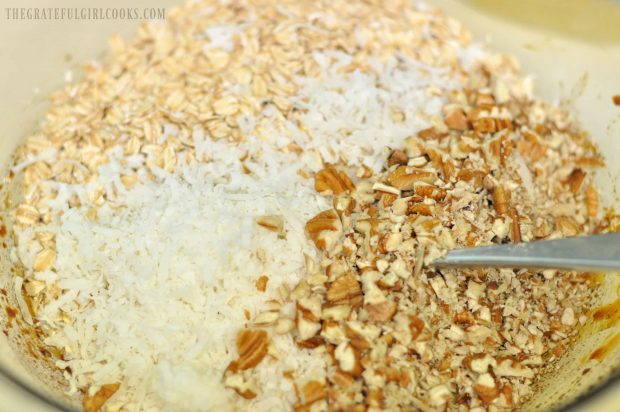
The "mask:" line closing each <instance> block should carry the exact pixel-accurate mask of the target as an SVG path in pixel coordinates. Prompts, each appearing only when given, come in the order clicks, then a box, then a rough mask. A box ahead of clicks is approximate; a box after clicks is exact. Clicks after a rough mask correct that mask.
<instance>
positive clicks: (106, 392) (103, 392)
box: [82, 383, 121, 412]
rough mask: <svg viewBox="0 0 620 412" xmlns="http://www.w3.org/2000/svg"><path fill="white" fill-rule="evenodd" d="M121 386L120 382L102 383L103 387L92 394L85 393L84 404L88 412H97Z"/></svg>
mask: <svg viewBox="0 0 620 412" xmlns="http://www.w3.org/2000/svg"><path fill="white" fill-rule="evenodd" d="M120 387H121V384H120V383H108V384H106V385H101V388H99V390H98V391H97V392H96V393H95V394H94V395H92V396H88V395H85V396H84V399H83V401H82V406H83V407H84V410H85V411H86V412H97V411H98V410H99V409H101V407H102V406H103V404H104V403H106V401H107V400H108V399H110V398H111V397H112V395H114V394H115V393H116V392H117V391H118V389H119V388H120Z"/></svg>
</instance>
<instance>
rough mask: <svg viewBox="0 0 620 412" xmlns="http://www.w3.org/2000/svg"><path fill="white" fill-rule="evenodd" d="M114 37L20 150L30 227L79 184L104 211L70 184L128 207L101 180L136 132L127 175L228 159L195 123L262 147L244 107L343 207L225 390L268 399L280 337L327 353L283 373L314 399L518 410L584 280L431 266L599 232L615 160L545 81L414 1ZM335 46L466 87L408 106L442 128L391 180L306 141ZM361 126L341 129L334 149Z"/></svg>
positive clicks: (45, 246)
mask: <svg viewBox="0 0 620 412" xmlns="http://www.w3.org/2000/svg"><path fill="white" fill-rule="evenodd" d="M232 26H235V27H232ZM213 28H218V29H216V30H215V31H213ZM210 29H211V31H209V30H210ZM217 30H219V32H218V31H217ZM227 30H228V31H227ZM209 33H210V34H209ZM213 39H219V43H217V42H214V41H212V40H213ZM111 47H112V53H113V55H112V56H111V57H110V58H109V60H108V61H106V62H104V63H103V64H102V65H99V64H95V63H93V64H90V65H88V66H87V68H86V79H85V80H84V81H82V82H79V83H76V84H73V85H69V86H68V87H67V88H66V89H64V90H62V91H60V92H58V93H56V94H55V95H54V96H53V97H52V107H51V109H50V111H49V113H48V115H47V118H46V122H45V123H44V125H43V127H42V129H41V131H40V132H39V133H37V134H36V135H34V136H32V137H30V138H29V139H28V140H27V141H26V143H25V145H24V146H23V147H22V148H20V150H19V151H18V153H17V155H16V164H18V165H19V167H18V169H19V170H17V171H19V172H23V182H21V184H22V185H23V186H22V192H23V195H24V202H23V203H22V204H20V205H19V206H17V208H16V209H15V224H16V226H15V232H16V234H17V235H18V236H19V235H20V234H23V233H24V231H26V230H27V229H32V228H43V227H44V225H46V224H49V223H51V222H54V221H56V219H58V218H59V215H60V214H61V213H59V212H58V210H53V208H51V207H50V206H49V204H50V201H53V200H54V199H56V198H58V197H59V193H61V192H62V190H63V185H64V184H71V185H78V186H79V185H83V186H84V187H87V195H86V197H87V201H86V204H83V201H82V200H80V199H79V198H78V197H72V198H70V199H69V208H70V209H71V208H75V209H77V208H79V207H87V208H89V215H88V216H89V218H91V219H93V220H96V219H97V215H98V213H99V211H100V209H101V208H102V207H104V206H106V207H110V208H111V209H113V210H116V209H119V210H120V209H122V207H120V205H118V204H116V203H115V200H116V199H115V198H114V196H113V194H110V193H109V192H107V191H106V188H105V187H103V186H101V185H99V183H98V178H99V177H100V176H99V174H100V166H103V165H106V164H107V163H108V162H109V161H110V157H111V156H112V155H111V153H112V152H113V151H114V150H115V147H117V146H119V145H120V146H122V155H123V156H124V157H125V158H127V159H128V158H130V157H131V156H143V157H144V159H145V169H144V170H146V173H145V174H140V173H138V172H137V171H130V172H128V173H126V174H122V175H121V176H120V181H121V182H122V184H123V185H124V187H126V188H127V189H131V188H132V187H133V186H134V185H136V184H137V183H139V182H140V181H141V179H142V180H145V179H146V180H148V179H155V178H154V176H153V173H154V170H156V169H158V168H161V169H163V170H165V171H167V172H174V171H178V170H183V168H184V167H185V166H186V165H188V164H190V163H192V162H193V161H198V162H205V163H206V162H211V161H213V162H217V161H218V159H210V158H208V156H205V155H204V154H203V153H202V152H201V151H200V150H199V148H198V146H197V144H196V139H195V135H196V130H197V128H199V129H200V130H203V131H204V135H205V136H206V138H207V139H212V140H213V141H220V142H221V141H226V142H229V143H230V145H231V147H232V146H235V145H237V144H242V143H243V142H245V141H247V140H248V136H247V134H246V132H245V129H244V124H245V123H243V122H244V121H245V120H243V119H247V118H253V119H256V124H255V125H254V128H253V131H252V133H253V135H255V136H256V137H257V138H258V139H260V140H263V141H266V142H270V143H271V142H272V141H273V140H274V138H273V136H274V135H276V134H277V135H278V136H280V135H282V136H284V140H282V141H278V143H277V147H278V150H280V151H282V152H284V153H293V154H299V155H300V156H302V155H305V154H308V155H309V156H313V157H316V158H317V159H318V162H319V164H322V166H321V167H319V168H317V170H313V169H312V168H311V167H309V166H308V165H307V164H306V163H302V162H300V165H302V166H301V167H300V169H299V171H298V173H299V175H300V176H303V177H304V178H308V179H313V180H309V181H313V182H314V183H313V184H314V187H315V189H316V191H317V192H319V193H321V194H323V195H324V196H326V197H327V198H328V199H329V200H330V201H332V202H333V208H332V209H329V210H325V211H324V212H322V213H321V214H319V215H317V216H316V217H314V218H312V219H310V220H309V221H308V222H307V224H306V234H307V236H308V238H309V239H310V240H311V241H312V242H313V243H314V245H315V246H316V248H317V251H318V252H319V255H318V258H317V259H314V258H313V257H310V256H308V257H307V259H306V269H307V273H306V276H305V279H304V280H303V281H302V282H301V283H299V284H298V285H297V286H296V287H294V288H287V287H286V285H280V284H277V283H274V282H275V278H274V277H273V276H271V277H270V276H269V274H267V275H266V274H262V273H257V274H256V281H255V282H256V289H257V291H258V292H259V293H267V292H269V291H270V290H271V291H277V292H278V293H279V295H278V299H274V297H273V296H271V295H270V296H266V297H265V300H266V302H265V305H264V308H263V309H262V311H260V313H257V314H252V313H250V312H249V311H248V312H246V313H245V317H246V318H247V320H248V323H247V324H246V325H240V327H241V328H242V329H241V331H240V333H239V335H238V337H237V340H236V342H235V348H236V351H237V353H236V356H237V359H236V360H235V361H234V362H232V363H231V364H230V365H229V367H228V369H227V370H226V371H224V370H222V371H221V373H222V382H223V384H224V385H225V386H226V387H228V388H230V389H231V390H234V391H235V392H236V393H237V394H238V395H240V398H239V404H238V405H237V406H239V407H241V408H243V407H247V405H248V403H244V402H246V401H245V400H244V399H247V400H248V402H250V401H251V400H252V399H255V398H257V397H258V398H260V396H261V391H262V388H261V387H259V386H257V385H256V384H255V379H254V378H255V376H254V374H257V373H258V369H259V367H261V366H265V365H266V364H267V363H268V362H269V363H270V364H272V363H273V364H277V363H278V362H280V359H281V358H282V357H286V354H278V353H276V351H274V350H273V345H272V342H273V338H274V336H279V337H288V336H290V337H292V339H294V340H295V342H296V343H297V345H298V346H299V347H301V348H303V350H304V351H309V352H308V353H309V354H310V355H309V356H312V354H316V355H317V357H318V356H324V355H325V354H328V360H329V366H328V368H327V370H326V371H324V374H323V376H319V377H318V378H316V379H310V380H300V379H299V376H298V374H297V371H294V370H289V371H285V372H283V373H281V374H279V375H277V376H275V375H274V376H273V379H278V380H286V381H292V382H294V384H295V386H296V388H297V389H298V390H297V393H296V399H297V402H296V403H295V404H294V405H292V407H293V408H294V409H296V410H299V411H305V410H352V411H357V410H369V409H370V410H382V409H386V410H435V409H445V408H447V409H449V410H484V409H488V410H492V409H494V408H500V409H502V408H511V407H514V406H516V405H518V404H519V403H521V402H522V401H523V399H525V398H526V397H527V396H528V395H529V394H530V391H531V387H532V384H533V383H534V382H535V380H536V377H537V375H538V374H539V373H540V372H541V371H542V369H543V367H544V366H545V365H546V364H548V363H549V362H550V361H552V360H554V359H556V358H558V357H559V356H561V354H562V352H563V351H564V350H565V348H566V346H567V345H569V344H570V339H571V338H572V337H574V336H575V333H576V331H577V329H578V325H579V324H581V323H583V322H584V321H585V317H584V315H585V313H586V311H587V308H588V299H589V296H590V293H591V288H592V286H593V283H592V280H591V278H590V277H589V276H588V275H581V274H576V273H568V272H555V271H544V272H540V273H538V272H532V271H513V270H495V269H490V270H435V269H433V268H432V267H429V266H428V264H429V263H430V262H431V261H432V259H433V258H435V257H438V256H440V255H441V253H443V252H444V251H445V250H447V249H451V248H455V247H473V246H478V245H484V244H491V243H505V242H520V241H533V240H538V239H549V238H554V237H561V236H572V235H578V234H582V233H592V232H595V231H597V230H599V226H600V220H599V217H600V216H599V207H598V195H597V192H596V189H595V188H594V187H593V185H592V181H591V173H590V170H591V169H593V168H595V167H598V166H601V165H602V160H601V158H600V156H599V155H598V154H597V153H596V150H595V148H594V147H593V146H592V145H591V143H590V140H589V139H588V137H587V136H586V135H585V134H584V133H582V132H581V131H580V130H579V129H578V127H577V126H576V124H575V123H574V121H573V119H571V117H570V116H569V115H568V114H567V113H566V112H565V111H563V110H561V109H559V108H557V107H552V106H549V105H546V104H543V103H541V102H540V101H538V100H536V99H534V98H533V97H532V96H531V90H530V87H531V85H530V83H529V81H528V79H526V78H522V77H521V76H520V75H519V74H518V70H517V66H516V63H515V62H514V61H513V59H511V58H509V57H506V56H500V55H492V54H489V53H487V52H484V53H483V52H482V51H477V49H475V48H471V47H472V45H471V40H470V34H469V32H468V31H467V30H465V29H464V28H462V27H461V26H460V24H459V23H457V22H456V21H454V20H452V19H449V18H447V17H445V16H444V15H443V14H441V13H439V12H437V11H433V10H429V9H427V8H426V7H421V8H415V7H414V6H412V4H411V3H410V2H409V1H407V0H402V1H390V2H383V1H369V2H346V1H335V2H328V1H326V2H301V1H278V2H272V1H258V0H257V1H243V2H235V3H219V2H208V1H204V2H191V3H188V4H187V5H186V6H183V7H181V8H179V9H177V10H175V11H173V12H172V13H170V15H169V18H168V21H167V22H166V23H165V24H162V25H158V24H147V25H144V26H142V27H141V28H140V29H139V31H138V38H137V39H136V40H135V41H133V42H131V43H128V44H126V43H125V42H124V41H123V40H121V39H120V38H118V37H116V38H113V39H112V40H111ZM466 50H467V51H466ZM317 52H326V53H327V52H330V53H331V52H337V53H342V54H343V55H347V56H350V61H349V62H348V63H347V64H344V65H341V67H339V68H338V69H337V70H336V71H337V72H338V73H339V74H340V75H342V76H349V75H352V74H354V73H357V72H359V73H371V74H373V73H374V74H376V71H377V68H376V67H377V66H376V65H373V64H371V60H372V59H378V60H379V61H384V62H385V61H388V60H390V59H396V60H399V61H401V62H402V61H404V60H406V59H407V58H410V59H413V60H414V61H416V62H419V63H420V64H423V65H425V68H424V69H422V71H425V70H427V71H430V68H444V69H445V72H446V73H447V74H446V78H449V79H450V80H451V81H453V82H454V83H455V86H454V85H453V86H450V87H446V88H445V89H444V88H440V87H437V86H436V85H433V84H429V85H428V86H427V87H426V88H425V90H424V93H425V96H426V98H428V99H429V100H430V99H432V98H437V99H440V100H439V101H440V102H441V105H442V106H443V108H442V109H441V111H440V112H439V113H432V112H431V113H425V112H423V110H422V108H418V107H416V104H417V103H416V104H414V103H413V102H412V103H411V106H413V107H415V111H414V113H409V112H407V110H406V109H407V107H400V108H394V109H393V110H392V111H391V113H390V121H392V122H393V123H394V124H407V123H406V122H407V121H408V120H410V119H409V117H413V116H416V117H419V118H420V119H423V123H424V125H425V126H424V127H425V128H424V129H423V130H419V129H420V128H417V129H413V128H412V129H411V135H410V137H408V138H406V139H405V140H404V141H402V142H401V141H398V143H396V144H395V145H393V146H394V147H389V148H387V153H386V154H387V155H386V156H384V157H385V162H384V164H383V169H382V170H380V171H379V173H377V170H375V171H373V164H371V161H370V160H369V161H368V162H366V161H362V160H360V159H359V158H355V157H353V156H352V155H351V154H350V153H348V152H347V151H346V149H347V148H348V146H343V147H342V148H340V149H341V150H340V151H338V150H336V149H334V152H336V153H329V154H326V153H321V152H320V150H318V149H316V148H314V147H311V148H306V147H303V145H300V144H299V143H297V140H295V138H294V135H295V133H298V132H303V133H307V134H308V137H309V139H308V140H309V141H310V142H312V140H313V139H314V138H315V136H313V135H312V130H313V129H311V127H312V125H311V124H308V122H307V120H305V118H304V117H303V116H304V114H305V113H306V112H307V111H308V109H307V108H306V106H304V105H303V104H301V103H300V101H301V100H303V99H304V98H306V97H307V96H303V95H301V96H300V93H301V92H300V89H301V88H303V84H302V83H300V82H298V81H296V78H298V77H302V78H305V79H322V78H323V77H324V76H325V71H324V69H323V68H322V67H321V60H320V59H319V58H318V57H317V54H316V53H317ZM334 55H336V54H334ZM337 56H340V55H337ZM340 57H341V56H340ZM340 57H339V58H340ZM470 60H471V61H470ZM334 62H338V58H334V61H331V62H330V63H329V64H332V65H333V64H335V63H334ZM405 106H406V105H405ZM266 108H268V110H269V116H266V115H265V110H266ZM240 119H242V121H241V124H240ZM291 124H294V125H295V126H296V127H297V128H298V129H294V130H292V128H291ZM429 126H430V127H429ZM309 129H311V131H310V132H309V131H308V130H309ZM330 137H331V136H330ZM345 137H346V133H344V132H343V135H342V136H340V135H335V136H333V139H334V141H335V142H336V143H335V145H338V144H339V141H340V140H339V139H343V141H344V139H345ZM390 138H391V137H390V136H386V137H385V140H386V141H391V140H390ZM317 139H318V138H317ZM392 140H393V139H392ZM321 142H322V141H321ZM360 144H361V143H360ZM309 146H311V144H309ZM330 150H331V147H330ZM375 154H376V153H374V152H373V155H375ZM379 154H380V153H379ZM259 155H260V154H253V156H259ZM330 155H333V156H331V157H330ZM332 157H333V159H332ZM370 158H372V156H368V159H370ZM334 159H335V161H334ZM251 160H252V159H251V158H250V159H248V158H246V156H243V157H242V158H241V159H240V161H241V164H242V169H240V171H242V172H243V173H245V174H248V175H251V174H252V170H250V169H249V168H248V167H247V166H246V161H247V163H249V162H250V161H251ZM328 161H332V162H334V163H336V164H329V162H328ZM319 169H320V170H319ZM256 223H257V224H258V225H259V226H261V227H262V228H265V229H266V230H267V231H271V232H274V233H277V234H278V237H279V238H280V237H283V236H284V227H285V225H286V224H287V222H284V221H283V220H282V218H281V217H280V216H276V215H266V216H261V217H260V218H258V219H257V220H256ZM55 241H56V239H55V236H54V234H53V233H50V232H47V231H45V230H42V231H38V232H37V234H36V237H35V239H33V242H34V244H35V246H34V247H32V250H34V251H36V253H35V254H34V256H33V259H32V262H31V265H30V266H31V267H30V268H29V269H31V271H30V272H28V271H27V274H26V278H25V280H24V292H25V293H24V296H25V297H26V298H27V299H28V300H29V301H30V302H31V307H32V309H33V317H34V322H39V321H40V320H38V319H37V315H38V311H39V309H40V308H43V307H45V306H46V305H48V304H50V303H52V302H54V301H56V300H58V299H59V298H61V297H62V296H63V294H64V292H63V289H62V288H61V287H60V286H59V285H58V283H55V282H53V281H44V280H41V279H36V274H37V273H38V274H41V273H46V272H47V271H49V270H55V267H54V264H55V261H56V259H57V251H56V244H55ZM293 306H294V310H293V312H292V313H285V309H284V308H286V307H293ZM65 322H66V323H67V324H71V322H72V320H71V319H69V318H68V317H67V319H65ZM40 326H42V327H43V328H44V329H45V327H46V325H45V323H44V322H43V323H42V324H41V325H40ZM46 333H48V334H50V335H53V334H54V333H55V330H53V329H47V330H46ZM60 349H61V350H62V349H63V348H60ZM64 356H66V357H67V358H70V357H71V356H72V355H70V354H68V353H65V354H64ZM80 382H82V381H80ZM123 385H124V384H123V383H122V382H121V383H120V385H119V383H117V382H98V381H94V382H87V384H84V385H81V386H80V387H79V388H77V389H79V390H81V391H83V392H85V394H86V396H85V401H84V407H85V409H86V410H97V409H99V408H101V407H102V405H104V408H105V404H106V401H107V400H108V399H109V398H110V402H112V400H114V398H119V395H120V397H121V398H120V400H118V399H117V403H116V404H115V405H117V406H118V405H121V406H122V405H123V403H122V402H121V401H123V402H125V401H127V400H126V399H123V398H122V396H125V395H124V393H125V392H124V391H125V390H126V389H127V388H126V386H127V385H125V386H123ZM117 391H118V394H119V395H115V393H117ZM127 402H129V401H127ZM160 407H161V405H160Z"/></svg>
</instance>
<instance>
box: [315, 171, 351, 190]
mask: <svg viewBox="0 0 620 412" xmlns="http://www.w3.org/2000/svg"><path fill="white" fill-rule="evenodd" d="M314 189H315V190H316V191H317V192H319V193H322V194H323V193H329V192H331V193H332V194H334V195H339V194H341V193H344V192H349V193H350V192H351V191H352V190H353V189H355V185H354V184H353V182H351V179H349V176H347V175H346V174H345V173H343V172H341V171H339V170H338V169H336V168H335V167H334V166H333V165H330V164H327V165H326V166H325V168H323V169H321V170H319V172H318V173H317V174H316V176H315V178H314Z"/></svg>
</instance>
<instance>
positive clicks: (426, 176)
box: [387, 166, 437, 190]
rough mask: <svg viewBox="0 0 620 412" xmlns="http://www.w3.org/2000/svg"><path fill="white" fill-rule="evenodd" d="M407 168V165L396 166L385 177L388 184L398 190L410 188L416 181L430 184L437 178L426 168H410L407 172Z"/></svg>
mask: <svg viewBox="0 0 620 412" xmlns="http://www.w3.org/2000/svg"><path fill="white" fill-rule="evenodd" d="M407 169H408V167H407V166H398V167H397V168H396V169H395V170H393V171H392V172H390V173H389V174H388V177H387V179H388V182H389V183H390V185H392V186H394V187H395V188H397V189H399V190H412V189H413V188H414V185H415V183H417V182H423V183H428V184H431V183H433V182H434V181H435V180H436V179H437V176H436V175H435V173H433V172H430V171H427V170H411V171H410V172H408V171H407Z"/></svg>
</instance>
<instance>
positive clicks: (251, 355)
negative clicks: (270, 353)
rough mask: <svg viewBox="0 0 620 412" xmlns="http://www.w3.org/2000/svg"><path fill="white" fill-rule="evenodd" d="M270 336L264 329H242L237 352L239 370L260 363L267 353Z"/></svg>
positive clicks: (238, 335) (238, 338)
mask: <svg viewBox="0 0 620 412" xmlns="http://www.w3.org/2000/svg"><path fill="white" fill-rule="evenodd" d="M268 348H269V337H268V336H267V332H265V331H264V330H255V329H242V330H241V331H240V332H239V333H238V334H237V352H238V353H239V359H238V360H237V365H238V367H239V370H246V369H250V368H253V367H255V366H256V365H258V364H259V363H260V362H261V361H262V360H263V358H264V357H265V356H266V355H267V350H268Z"/></svg>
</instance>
